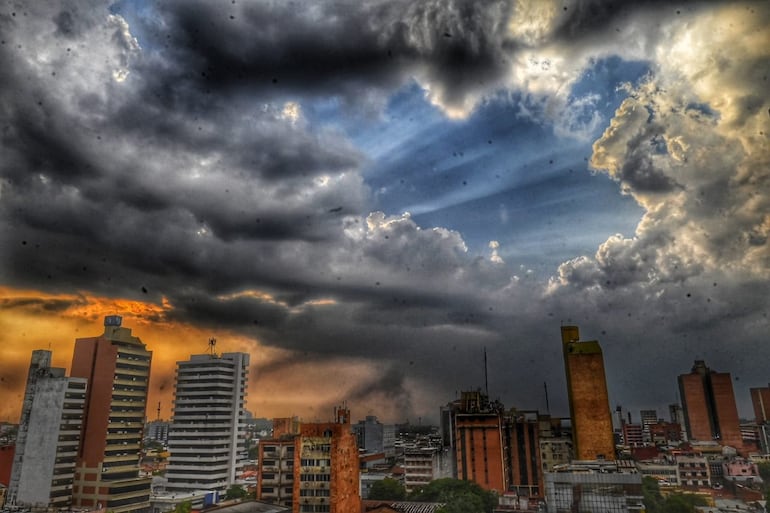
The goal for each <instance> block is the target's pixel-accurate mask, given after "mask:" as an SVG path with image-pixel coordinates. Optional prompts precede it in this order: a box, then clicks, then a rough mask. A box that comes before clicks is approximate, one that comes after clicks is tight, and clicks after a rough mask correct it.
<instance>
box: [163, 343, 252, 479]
mask: <svg viewBox="0 0 770 513" xmlns="http://www.w3.org/2000/svg"><path fill="white" fill-rule="evenodd" d="M248 366H249V355H248V354H246V353H224V354H222V355H221V356H218V355H211V354H203V355H192V356H191V357H190V360H188V361H182V362H177V379H176V385H175V387H176V390H175V393H174V413H173V418H172V421H171V426H170V429H169V435H168V450H169V453H170V456H169V461H168V467H167V468H166V477H167V478H168V485H167V488H168V489H169V490H219V491H225V490H226V489H227V488H228V487H230V486H231V485H233V484H236V483H237V481H238V478H239V475H240V473H241V471H242V468H243V465H244V463H245V461H246V458H247V454H246V446H245V416H246V411H245V399H246V387H247V381H248Z"/></svg>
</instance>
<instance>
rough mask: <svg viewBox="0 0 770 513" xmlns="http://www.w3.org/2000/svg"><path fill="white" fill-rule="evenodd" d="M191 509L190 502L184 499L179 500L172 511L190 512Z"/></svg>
mask: <svg viewBox="0 0 770 513" xmlns="http://www.w3.org/2000/svg"><path fill="white" fill-rule="evenodd" d="M190 511H192V502H190V501H184V502H180V503H179V504H177V505H176V507H175V508H174V513H190Z"/></svg>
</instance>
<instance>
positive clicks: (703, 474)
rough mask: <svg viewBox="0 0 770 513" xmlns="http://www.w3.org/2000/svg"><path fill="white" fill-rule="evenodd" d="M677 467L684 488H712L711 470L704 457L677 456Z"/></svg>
mask: <svg viewBox="0 0 770 513" xmlns="http://www.w3.org/2000/svg"><path fill="white" fill-rule="evenodd" d="M676 466H677V479H678V480H679V484H680V485H681V486H682V487H700V486H709V487H710V486H711V468H710V466H709V463H708V461H707V460H706V458H705V457H704V456H677V457H676Z"/></svg>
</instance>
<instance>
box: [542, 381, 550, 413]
mask: <svg viewBox="0 0 770 513" xmlns="http://www.w3.org/2000/svg"><path fill="white" fill-rule="evenodd" d="M543 388H545V412H546V413H548V414H550V413H551V406H550V405H549V404H548V382H547V381H543Z"/></svg>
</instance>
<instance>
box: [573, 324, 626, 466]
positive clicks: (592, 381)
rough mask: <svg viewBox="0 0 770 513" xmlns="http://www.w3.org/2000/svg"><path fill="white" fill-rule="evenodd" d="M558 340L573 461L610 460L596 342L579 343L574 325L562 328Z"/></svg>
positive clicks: (609, 436) (603, 381) (612, 442)
mask: <svg viewBox="0 0 770 513" xmlns="http://www.w3.org/2000/svg"><path fill="white" fill-rule="evenodd" d="M561 340H562V350H563V353H564V369H565V372H566V374H567V394H568V397H569V412H570V418H571V420H572V440H573V449H574V453H575V458H576V459H578V460H598V459H604V460H614V459H615V437H614V435H613V431H612V414H611V412H610V401H609V395H608V393H607V379H606V377H605V374H604V357H603V356H602V349H601V347H600V346H599V342H597V341H595V340H591V341H580V331H579V329H578V327H577V326H562V328H561Z"/></svg>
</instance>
